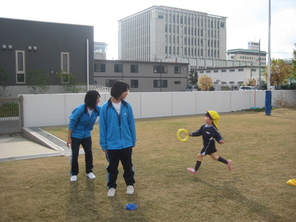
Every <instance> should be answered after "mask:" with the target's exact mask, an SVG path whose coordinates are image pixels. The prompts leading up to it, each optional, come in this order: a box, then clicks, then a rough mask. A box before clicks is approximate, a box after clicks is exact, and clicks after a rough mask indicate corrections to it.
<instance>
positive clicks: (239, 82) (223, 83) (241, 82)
mask: <svg viewBox="0 0 296 222" xmlns="http://www.w3.org/2000/svg"><path fill="white" fill-rule="evenodd" d="M243 83H244V82H243V81H238V82H237V83H236V84H237V85H242V84H243ZM213 84H219V81H215V82H213ZM228 84H230V85H234V84H235V81H229V82H228ZM221 85H227V82H225V81H222V82H221Z"/></svg>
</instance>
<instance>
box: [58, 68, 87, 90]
mask: <svg viewBox="0 0 296 222" xmlns="http://www.w3.org/2000/svg"><path fill="white" fill-rule="evenodd" d="M56 75H57V77H58V78H59V79H61V82H62V83H61V85H62V86H63V87H64V90H65V92H66V93H78V92H80V91H81V90H82V88H81V87H80V86H81V85H83V83H80V82H78V80H77V77H76V76H75V75H73V74H72V73H65V72H60V73H57V74H56ZM84 85H85V84H84Z"/></svg>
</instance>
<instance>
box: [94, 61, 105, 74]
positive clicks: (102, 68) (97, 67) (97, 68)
mask: <svg viewBox="0 0 296 222" xmlns="http://www.w3.org/2000/svg"><path fill="white" fill-rule="evenodd" d="M94 68H95V72H106V64H101V63H95V67H94Z"/></svg>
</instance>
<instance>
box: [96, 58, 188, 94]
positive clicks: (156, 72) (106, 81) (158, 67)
mask: <svg viewBox="0 0 296 222" xmlns="http://www.w3.org/2000/svg"><path fill="white" fill-rule="evenodd" d="M187 76H188V63H172V62H141V61H127V60H97V59H96V60H95V61H94V82H95V84H96V85H97V86H106V87H112V85H113V84H114V82H115V81H116V80H123V81H125V82H127V83H128V84H129V85H130V87H131V90H132V91H133V92H161V91H163V92H165V91H183V90H185V88H186V86H187V84H188V79H187Z"/></svg>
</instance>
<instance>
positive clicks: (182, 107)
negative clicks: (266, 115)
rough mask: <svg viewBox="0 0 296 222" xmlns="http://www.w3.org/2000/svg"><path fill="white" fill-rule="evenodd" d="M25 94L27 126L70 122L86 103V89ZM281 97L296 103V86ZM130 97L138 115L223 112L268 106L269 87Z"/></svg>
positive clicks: (274, 97)
mask: <svg viewBox="0 0 296 222" xmlns="http://www.w3.org/2000/svg"><path fill="white" fill-rule="evenodd" d="M22 96H23V99H24V100H23V108H24V116H23V117H24V127H44V126H61V125H67V124H68V123H69V116H70V114H71V112H72V110H73V109H74V108H75V107H76V106H78V105H80V104H83V102H84V96H85V93H73V94H39V95H36V94H26V95H22ZM109 97H110V94H109V93H101V101H100V103H99V105H102V104H103V103H104V102H105V101H107V100H108V99H109ZM279 99H284V100H285V101H288V102H290V103H294V104H296V90H276V91H272V105H273V106H274V105H275V102H276V101H277V100H279ZM127 101H129V102H130V103H131V105H132V107H133V111H134V116H135V118H136V119H140V118H153V117H168V116H183V115H194V114H203V113H205V110H206V109H209V110H216V111H218V112H221V113H223V112H231V111H238V110H242V109H249V108H251V107H260V108H262V107H265V91H256V92H255V91H207V92H205V91H196V92H142V93H140V92H139V93H137V92H135V93H129V95H128V96H127ZM271 115H272V114H271Z"/></svg>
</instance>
